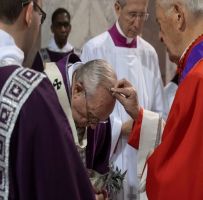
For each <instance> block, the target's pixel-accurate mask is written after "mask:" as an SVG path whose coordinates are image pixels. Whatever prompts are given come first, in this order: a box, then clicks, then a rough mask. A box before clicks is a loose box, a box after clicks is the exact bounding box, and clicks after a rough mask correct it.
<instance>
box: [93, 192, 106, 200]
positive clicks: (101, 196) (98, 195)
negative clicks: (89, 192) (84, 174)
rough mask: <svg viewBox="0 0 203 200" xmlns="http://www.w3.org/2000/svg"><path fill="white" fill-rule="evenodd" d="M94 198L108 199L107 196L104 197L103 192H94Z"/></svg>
mask: <svg viewBox="0 0 203 200" xmlns="http://www.w3.org/2000/svg"><path fill="white" fill-rule="evenodd" d="M95 198H96V200H108V197H106V196H105V195H104V194H103V193H99V194H95Z"/></svg>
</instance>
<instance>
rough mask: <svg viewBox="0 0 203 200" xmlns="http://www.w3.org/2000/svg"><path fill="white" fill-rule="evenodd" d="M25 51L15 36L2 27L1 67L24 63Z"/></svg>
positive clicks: (0, 32)
mask: <svg viewBox="0 0 203 200" xmlns="http://www.w3.org/2000/svg"><path fill="white" fill-rule="evenodd" d="M23 60H24V53H23V51H22V50H21V49H19V48H18V47H17V46H16V44H15V41H14V39H13V37H12V36H11V35H9V34H8V33H7V32H5V31H3V30H2V29H0V67H4V66H7V65H22V63H23Z"/></svg>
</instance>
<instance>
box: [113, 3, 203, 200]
mask: <svg viewBox="0 0 203 200" xmlns="http://www.w3.org/2000/svg"><path fill="white" fill-rule="evenodd" d="M156 17H157V22H158V24H159V26H160V33H159V34H160V39H161V40H162V41H163V42H164V44H165V45H166V47H167V50H168V52H169V55H170V59H171V61H173V62H177V61H178V63H179V65H178V71H179V87H178V90H177V92H176V95H175V99H174V102H173V104H172V107H171V110H170V113H169V116H168V119H167V121H166V125H165V128H164V131H163V136H162V141H161V144H160V145H159V146H158V147H157V148H156V149H155V150H154V152H153V154H152V155H151V156H150V157H149V159H148V160H147V164H148V165H147V168H148V173H147V179H146V191H147V196H148V199H149V200H163V199H164V200H171V199H173V200H179V199H184V200H190V199H192V200H201V199H203V191H202V187H203V137H202V133H203V123H202V118H203V104H202V96H203V53H202V52H203V30H202V26H203V1H202V0H199V1H196V0H168V1H164V0H156ZM194 22H195V23H194ZM118 87H125V89H122V88H121V89H116V90H114V92H116V93H117V92H119V93H123V94H124V95H125V97H127V98H123V97H122V96H121V95H119V94H115V96H116V97H117V98H118V99H119V100H120V102H121V103H122V104H123V105H124V106H125V108H126V110H127V111H128V112H129V114H131V116H132V117H133V118H134V119H135V124H134V127H133V131H132V133H131V136H130V138H129V144H131V145H132V146H133V147H135V148H139V150H140V143H143V138H144V137H143V134H144V132H145V131H146V129H148V132H147V134H149V133H150V131H151V129H153V128H154V127H155V126H154V124H155V123H154V124H152V123H151V125H149V123H147V122H149V116H147V115H145V111H144V113H142V110H140V109H139V106H138V102H137V98H136V94H135V92H134V91H133V89H132V87H130V85H129V83H127V82H126V81H122V82H121V83H120V84H119V86H118ZM138 95H139V94H138ZM143 114H144V115H143ZM151 118H153V117H152V115H151ZM140 129H141V132H140ZM139 138H140V139H139ZM147 168H145V170H144V169H143V171H145V172H146V169H147ZM145 172H144V173H143V175H144V174H145Z"/></svg>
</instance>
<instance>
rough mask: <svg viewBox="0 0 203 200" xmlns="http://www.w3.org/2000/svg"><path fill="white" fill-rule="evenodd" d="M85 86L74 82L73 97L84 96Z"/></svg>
mask: <svg viewBox="0 0 203 200" xmlns="http://www.w3.org/2000/svg"><path fill="white" fill-rule="evenodd" d="M84 91H85V90H84V86H83V84H82V83H80V82H75V81H74V82H73V85H72V96H75V95H77V96H78V95H81V94H82V95H83V94H84Z"/></svg>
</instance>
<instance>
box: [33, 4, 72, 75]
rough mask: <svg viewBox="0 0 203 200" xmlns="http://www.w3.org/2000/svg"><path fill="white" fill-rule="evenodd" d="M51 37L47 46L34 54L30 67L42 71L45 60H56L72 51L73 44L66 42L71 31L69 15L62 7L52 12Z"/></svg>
mask: <svg viewBox="0 0 203 200" xmlns="http://www.w3.org/2000/svg"><path fill="white" fill-rule="evenodd" d="M51 31H52V33H53V37H52V38H51V40H50V42H49V45H48V47H47V48H42V49H40V50H39V51H38V52H37V55H36V56H35V59H34V62H33V65H32V68H33V69H35V70H37V71H40V72H42V71H43V70H44V67H45V63H47V62H57V61H59V60H60V59H62V58H63V57H65V56H67V55H68V54H71V53H73V52H74V49H73V46H72V45H71V44H70V43H69V42H68V36H69V33H70V31H71V16H70V13H69V12H68V11H67V10H66V9H64V8H57V9H56V10H55V11H54V13H53V14H52V24H51Z"/></svg>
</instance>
